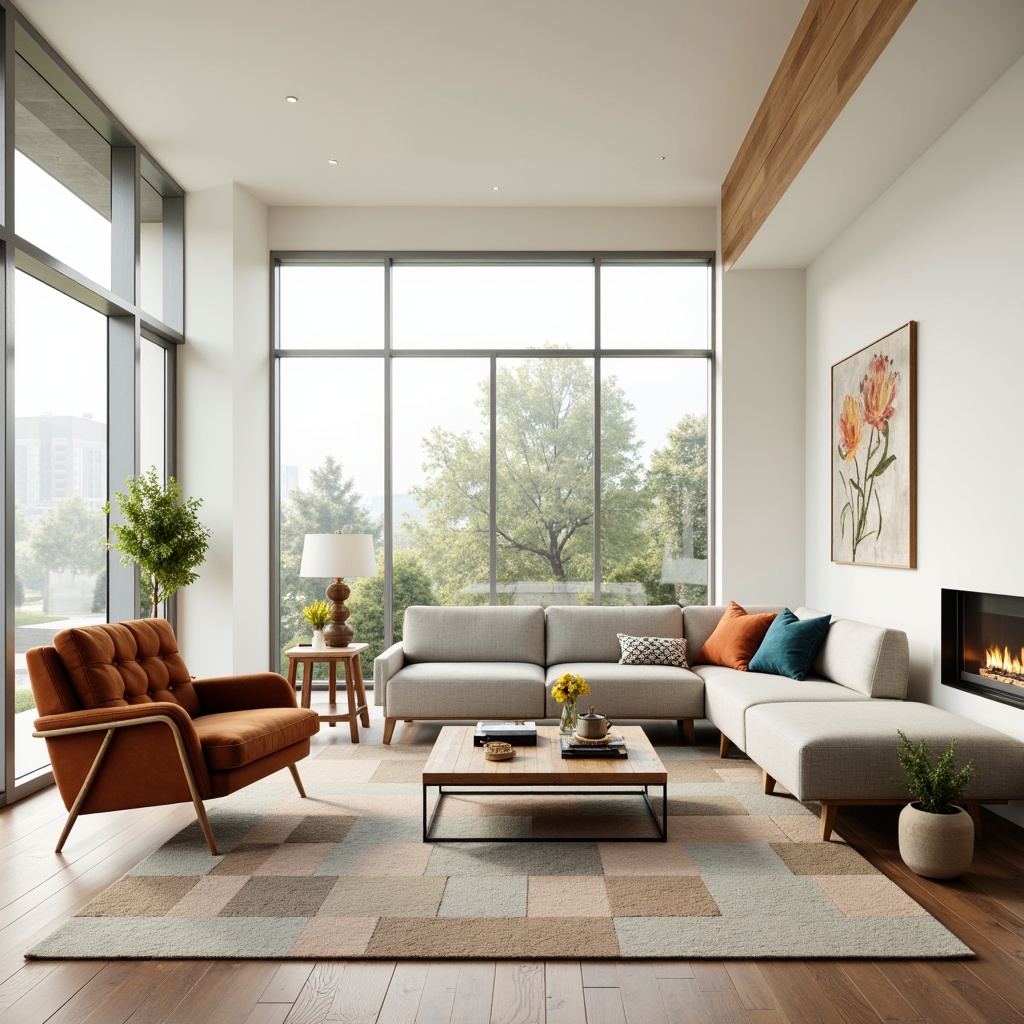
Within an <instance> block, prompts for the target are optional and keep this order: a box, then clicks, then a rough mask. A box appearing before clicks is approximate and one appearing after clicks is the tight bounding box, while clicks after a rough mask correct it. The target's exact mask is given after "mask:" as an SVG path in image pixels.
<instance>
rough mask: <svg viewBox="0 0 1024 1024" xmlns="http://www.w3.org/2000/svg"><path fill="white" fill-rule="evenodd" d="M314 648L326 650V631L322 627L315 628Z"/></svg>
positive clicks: (315, 649)
mask: <svg viewBox="0 0 1024 1024" xmlns="http://www.w3.org/2000/svg"><path fill="white" fill-rule="evenodd" d="M313 650H314V651H326V650H327V641H326V640H324V631H323V630H322V629H314V630H313Z"/></svg>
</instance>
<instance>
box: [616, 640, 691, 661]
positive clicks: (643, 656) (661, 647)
mask: <svg viewBox="0 0 1024 1024" xmlns="http://www.w3.org/2000/svg"><path fill="white" fill-rule="evenodd" d="M619 646H620V648H621V649H622V657H620V658H619V664H620V665H672V666H675V667H676V668H686V641H685V640H684V639H683V638H682V637H671V636H626V634H625V633H620V634H619Z"/></svg>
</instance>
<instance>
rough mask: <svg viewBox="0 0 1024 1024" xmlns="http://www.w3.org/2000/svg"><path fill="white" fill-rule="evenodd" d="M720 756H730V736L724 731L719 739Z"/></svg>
mask: <svg viewBox="0 0 1024 1024" xmlns="http://www.w3.org/2000/svg"><path fill="white" fill-rule="evenodd" d="M718 756H719V757H728V756H729V737H728V736H726V735H725V733H724V732H723V733H722V735H721V738H720V739H719V741H718Z"/></svg>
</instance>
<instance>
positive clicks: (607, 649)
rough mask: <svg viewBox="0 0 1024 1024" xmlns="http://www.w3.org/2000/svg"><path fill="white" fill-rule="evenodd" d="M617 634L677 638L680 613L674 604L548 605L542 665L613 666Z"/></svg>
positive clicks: (617, 652) (617, 654) (618, 649)
mask: <svg viewBox="0 0 1024 1024" xmlns="http://www.w3.org/2000/svg"><path fill="white" fill-rule="evenodd" d="M619 633H628V634H629V635H630V636H671V637H681V636H682V635H683V612H682V609H681V608H680V607H679V606H678V605H675V604H663V605H645V606H643V607H639V608H634V607H628V608H623V607H604V606H602V607H600V608H592V607H584V608H577V607H572V606H568V605H552V606H551V607H550V608H548V610H547V660H546V661H545V662H544V663H545V664H547V665H561V664H563V663H564V662H569V661H587V662H598V661H612V662H617V661H618V660H619V658H620V657H621V655H622V647H621V646H620V644H619Z"/></svg>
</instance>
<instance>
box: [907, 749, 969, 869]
mask: <svg viewBox="0 0 1024 1024" xmlns="http://www.w3.org/2000/svg"><path fill="white" fill-rule="evenodd" d="M896 731H897V733H898V734H899V738H900V747H899V750H898V751H897V756H898V757H899V761H900V764H901V765H902V767H903V770H904V771H905V772H906V774H907V778H906V780H905V781H906V786H907V789H908V790H909V791H910V795H911V796H912V797H913V798H914V802H913V803H910V804H907V806H906V807H904V808H903V810H902V811H901V812H900V828H899V836H900V856H901V857H902V858H903V861H904V863H905V864H906V865H907V867H908V868H910V870H911V871H914V872H916V873H917V874H919V875H923V876H924V877H925V878H957V877H959V876H960V875H962V874H963V873H964V872H965V871H966V870H967V869H968V868H969V867H970V866H971V860H972V858H973V857H974V822H973V821H972V820H971V816H970V815H969V814H968V813H967V811H965V810H964V809H963V808H962V807H958V806H956V801H957V800H959V799H960V794H961V793H962V792H963V790H964V787H965V786H966V785H967V783H968V782H970V781H971V779H972V778H973V777H974V762H973V761H968V762H967V764H965V765H964V766H963V768H961V769H960V770H959V771H958V770H957V766H956V747H957V740H956V739H955V738H954V739H953V741H952V742H951V743H950V745H949V749H948V750H947V751H945V753H943V754H940V755H939V758H938V760H937V761H936V763H935V767H934V768H932V764H931V761H932V755H931V751H930V750H929V749H928V744H927V743H926V742H925V741H924V740H921V741H920V742H918V743H911V742H910V740H908V739H907V737H906V735H905V734H904V733H903V732H902V731H901V730H899V729H897V730H896Z"/></svg>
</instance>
